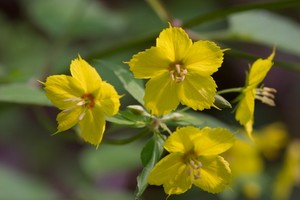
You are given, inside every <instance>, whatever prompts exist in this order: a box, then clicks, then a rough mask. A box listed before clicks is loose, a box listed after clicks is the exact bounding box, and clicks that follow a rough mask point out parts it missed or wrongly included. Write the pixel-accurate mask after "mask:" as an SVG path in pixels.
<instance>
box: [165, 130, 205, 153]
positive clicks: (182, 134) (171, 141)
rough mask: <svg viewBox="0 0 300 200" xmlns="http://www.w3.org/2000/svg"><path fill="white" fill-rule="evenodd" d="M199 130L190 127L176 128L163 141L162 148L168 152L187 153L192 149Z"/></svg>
mask: <svg viewBox="0 0 300 200" xmlns="http://www.w3.org/2000/svg"><path fill="white" fill-rule="evenodd" d="M199 132H200V130H199V129H198V128H195V127H192V126H186V127H183V128H178V129H177V130H176V131H175V132H173V133H172V134H171V135H170V137H168V139H167V140H166V141H165V144H164V147H165V149H166V150H167V151H168V152H180V153H183V154H184V153H187V152H189V151H190V150H191V149H193V148H194V141H193V139H194V138H195V136H196V135H198V133H199Z"/></svg>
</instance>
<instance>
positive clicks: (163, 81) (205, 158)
mask: <svg viewBox="0 0 300 200" xmlns="http://www.w3.org/2000/svg"><path fill="white" fill-rule="evenodd" d="M224 51H225V49H221V48H220V47H219V46H218V45H217V44H216V43H214V42H211V41H206V40H199V41H196V42H193V41H192V40H191V39H190V38H189V35H188V34H187V33H186V32H185V31H184V30H183V29H182V28H179V27H172V26H171V25H170V26H169V27H168V28H166V29H164V30H163V31H162V32H161V33H160V35H159V36H158V38H157V39H156V46H154V47H151V48H149V49H147V50H145V51H143V52H139V53H137V54H136V55H134V56H133V57H132V58H131V59H130V61H129V62H127V64H128V65H129V68H130V70H131V72H132V73H133V75H134V77H135V78H137V79H149V80H148V82H147V83H146V86H145V95H144V105H143V106H144V107H145V109H144V108H143V107H142V106H129V107H128V108H129V109H128V110H129V111H130V112H131V114H130V115H129V114H128V113H127V115H126V116H125V117H124V116H123V115H122V112H120V113H119V107H120V97H121V96H120V95H118V93H117V92H116V90H115V89H114V87H113V86H112V85H110V84H109V83H107V82H105V81H103V80H102V78H101V77H100V76H99V74H98V73H97V71H96V69H95V68H93V67H92V66H90V65H89V64H88V63H87V62H86V61H85V60H83V59H82V58H81V57H79V58H77V59H75V60H73V61H72V63H71V66H70V71H71V76H67V75H53V76H49V77H48V78H47V79H46V82H44V83H43V84H44V86H45V88H44V89H45V91H46V95H47V97H48V98H49V99H50V100H51V101H52V102H53V104H54V105H55V106H56V107H58V108H59V109H60V110H62V111H61V112H60V113H59V114H58V116H57V121H58V128H57V129H58V130H57V133H58V132H62V131H65V130H67V129H70V128H71V127H73V126H75V125H76V124H79V126H80V136H81V137H82V138H83V140H85V141H87V142H89V143H91V144H93V145H96V146H97V147H98V145H99V144H100V143H101V141H102V139H103V133H104V131H105V120H106V117H112V116H114V115H116V114H118V115H117V116H116V118H115V120H112V122H116V123H117V122H120V121H122V120H120V117H121V118H122V116H123V118H122V119H125V118H126V120H128V119H129V120H130V119H133V120H132V121H134V120H137V119H139V120H140V119H142V120H141V121H142V123H139V125H138V126H137V127H139V128H140V127H141V126H143V127H147V128H149V131H152V132H153V134H154V135H160V136H161V138H166V137H167V139H165V141H163V142H162V144H161V146H162V147H163V148H164V149H165V150H166V151H168V152H169V154H168V155H166V156H165V157H164V158H162V159H161V160H160V159H156V161H155V162H154V163H152V165H151V166H150V167H151V168H152V170H151V171H149V170H148V171H147V170H145V172H143V173H144V174H143V176H144V177H148V178H147V179H146V181H147V183H149V184H151V185H163V187H164V190H165V192H166V193H167V194H168V195H172V194H181V193H184V192H186V191H187V190H188V189H190V188H191V187H192V185H195V186H197V187H199V188H201V189H203V190H204V191H207V192H210V193H218V192H221V191H222V190H224V189H225V188H226V187H227V186H228V185H229V182H230V180H231V170H230V167H229V163H228V162H227V161H226V160H225V159H224V158H223V157H222V156H220V154H221V153H223V152H225V151H227V150H228V149H230V148H231V146H232V145H233V144H234V142H235V134H233V133H231V132H230V131H228V130H227V129H225V128H211V127H207V126H204V127H195V126H192V125H191V124H189V125H186V126H182V127H180V125H179V124H176V127H177V128H176V129H175V131H174V132H173V133H172V131H170V129H169V128H168V126H167V122H168V121H171V120H173V119H174V118H180V117H182V115H180V114H179V113H175V112H174V111H176V109H177V108H178V107H179V105H180V104H182V105H185V106H186V107H187V108H192V109H193V110H196V111H201V110H204V109H209V108H211V107H216V108H218V106H217V104H219V103H220V102H218V101H219V99H222V98H223V97H221V96H220V95H219V94H221V92H220V93H218V92H217V85H216V83H215V81H214V79H213V78H212V74H213V73H215V72H216V71H217V70H218V68H219V67H221V65H222V62H223V54H224ZM274 55H275V51H273V52H272V54H271V55H270V56H269V57H268V58H266V59H258V60H257V61H255V62H254V63H253V65H252V66H251V68H250V71H249V75H248V77H247V80H246V85H245V86H244V87H243V88H241V89H240V90H239V92H240V93H241V94H240V95H239V96H238V98H237V100H238V101H239V102H238V105H237V109H236V115H235V117H236V120H237V121H239V122H240V124H241V125H243V126H244V127H245V130H246V133H247V134H248V136H249V137H250V138H252V135H251V133H252V129H253V128H252V126H253V121H254V117H253V116H254V100H255V99H258V100H261V101H262V102H264V103H267V104H269V105H272V106H273V105H275V103H274V94H273V93H275V92H276V90H275V89H271V88H267V87H258V85H259V84H260V83H261V82H262V80H263V79H264V77H265V76H266V74H267V73H268V71H269V70H270V68H271V66H272V64H273V59H274ZM223 93H224V92H223ZM224 101H226V100H224ZM226 102H227V101H226ZM227 103H228V104H229V105H230V103H229V102H227ZM123 113H125V112H123ZM139 116H142V118H139ZM129 124H130V125H132V124H135V123H129ZM136 124H137V123H136ZM161 129H163V130H162V131H167V132H168V133H169V134H170V135H163V134H162V133H161ZM163 148H161V149H163ZM152 149H155V148H152ZM153 154H157V155H162V152H160V153H157V152H154V153H153ZM150 164H151V162H150ZM146 165H148V163H146Z"/></svg>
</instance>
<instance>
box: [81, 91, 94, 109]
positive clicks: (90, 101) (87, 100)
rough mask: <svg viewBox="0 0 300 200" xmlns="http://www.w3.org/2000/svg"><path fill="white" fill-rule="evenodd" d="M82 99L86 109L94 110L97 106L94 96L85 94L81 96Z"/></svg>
mask: <svg viewBox="0 0 300 200" xmlns="http://www.w3.org/2000/svg"><path fill="white" fill-rule="evenodd" d="M81 99H82V100H83V101H84V105H85V107H86V108H93V107H94V106H95V97H94V95H92V94H84V95H82V96H81Z"/></svg>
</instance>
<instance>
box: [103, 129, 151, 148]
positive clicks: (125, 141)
mask: <svg viewBox="0 0 300 200" xmlns="http://www.w3.org/2000/svg"><path fill="white" fill-rule="evenodd" d="M149 133H150V132H149V130H148V129H144V130H142V131H141V132H140V133H138V134H136V135H134V136H132V137H129V138H126V139H120V140H117V139H104V140H103V142H104V143H106V144H114V145H123V144H129V143H131V142H133V141H135V140H137V139H139V138H141V137H143V136H145V135H147V134H149Z"/></svg>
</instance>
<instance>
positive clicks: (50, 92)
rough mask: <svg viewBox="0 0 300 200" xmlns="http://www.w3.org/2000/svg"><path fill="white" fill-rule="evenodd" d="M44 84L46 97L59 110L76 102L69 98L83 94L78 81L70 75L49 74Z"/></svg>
mask: <svg viewBox="0 0 300 200" xmlns="http://www.w3.org/2000/svg"><path fill="white" fill-rule="evenodd" d="M44 85H45V91H46V95H47V97H48V98H49V99H50V100H51V102H52V103H53V104H54V105H55V106H56V107H58V108H59V109H61V110H64V109H68V108H71V107H74V106H75V104H76V102H74V101H73V102H72V101H69V100H70V99H74V98H78V97H81V95H82V94H84V90H83V89H82V88H81V85H80V83H79V82H78V81H77V80H76V79H74V78H73V77H70V76H65V75H54V76H49V77H48V78H47V79H46V82H45V84H44Z"/></svg>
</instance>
